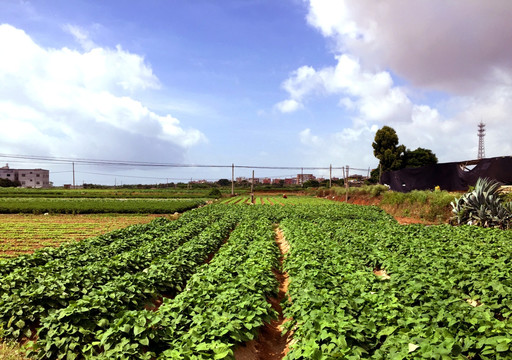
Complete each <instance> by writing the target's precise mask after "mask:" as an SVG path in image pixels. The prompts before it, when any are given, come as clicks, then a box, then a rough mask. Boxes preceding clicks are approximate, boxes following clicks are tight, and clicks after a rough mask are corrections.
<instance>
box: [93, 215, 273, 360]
mask: <svg viewBox="0 0 512 360" xmlns="http://www.w3.org/2000/svg"><path fill="white" fill-rule="evenodd" d="M248 212H249V213H250V214H247V212H246V213H245V214H244V219H242V221H241V222H240V224H239V226H238V227H237V228H236V229H235V230H234V231H233V232H232V234H231V236H230V237H229V240H228V242H227V243H226V244H225V245H224V246H223V247H222V248H221V249H220V251H219V252H218V254H217V255H216V256H215V257H214V258H213V260H212V261H211V262H210V263H209V264H207V265H204V266H202V267H201V269H200V270H199V271H198V272H197V273H196V274H195V275H194V276H193V277H192V278H191V280H190V281H189V282H188V283H187V289H186V291H184V292H182V293H180V294H179V295H178V296H176V298H174V299H164V303H163V305H162V306H161V307H160V308H159V309H158V311H155V312H152V311H147V310H142V311H128V312H126V313H124V314H123V315H122V316H121V317H120V318H119V319H117V320H116V321H115V322H114V324H113V325H112V326H111V327H110V328H108V329H106V330H105V331H104V332H102V333H101V334H100V335H99V338H100V342H99V345H100V346H102V347H103V349H104V352H103V353H102V354H101V358H105V359H128V358H133V359H141V358H147V359H152V358H161V359H223V358H232V357H233V349H234V348H235V346H236V345H237V344H240V343H243V342H245V341H248V340H252V339H254V338H255V337H256V335H257V333H258V328H259V327H260V326H262V325H263V323H264V322H269V321H270V320H271V319H272V318H274V317H275V311H274V310H273V309H272V308H271V306H270V304H269V303H268V302H267V300H266V298H267V296H270V295H273V294H275V293H276V292H277V281H276V279H275V277H274V275H273V273H272V269H273V268H276V267H278V262H277V259H278V256H279V251H278V249H277V246H276V244H275V242H274V231H273V230H272V222H271V221H269V220H268V219H265V218H264V217H261V214H258V212H257V211H251V210H248Z"/></svg>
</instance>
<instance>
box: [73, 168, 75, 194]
mask: <svg viewBox="0 0 512 360" xmlns="http://www.w3.org/2000/svg"><path fill="white" fill-rule="evenodd" d="M74 188H75V162H73V189H74Z"/></svg>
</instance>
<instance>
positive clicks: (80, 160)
mask: <svg viewBox="0 0 512 360" xmlns="http://www.w3.org/2000/svg"><path fill="white" fill-rule="evenodd" d="M0 157H1V158H8V159H23V160H33V161H43V162H55V163H73V162H74V163H78V164H87V165H102V166H129V167H162V168H165V167H167V168H231V167H232V165H214V164H207V165H205V164H176V163H160V162H145V161H118V160H101V159H86V158H66V157H56V156H39V155H20V154H0ZM235 168H241V169H265V170H301V171H302V170H329V169H330V168H329V167H316V166H314V167H311V166H260V165H235ZM332 169H333V170H342V169H344V167H343V166H342V167H334V166H333V167H332ZM351 170H356V171H367V169H358V168H351Z"/></svg>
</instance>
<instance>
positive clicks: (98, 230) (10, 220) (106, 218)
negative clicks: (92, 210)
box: [0, 214, 157, 258]
mask: <svg viewBox="0 0 512 360" xmlns="http://www.w3.org/2000/svg"><path fill="white" fill-rule="evenodd" d="M156 216H157V215H151V214H146V215H137V214H127V215H116V214H108V215H94V214H92V215H91V214H89V215H62V214H59V215H49V216H43V215H31V214H0V258H8V257H16V256H18V255H22V254H27V253H32V252H34V251H35V250H36V249H38V248H42V247H48V246H59V245H62V244H65V243H69V242H74V241H78V240H82V239H85V238H88V237H91V236H97V235H100V234H103V233H106V232H109V231H112V230H116V229H119V228H123V227H127V226H129V225H133V224H142V223H148V222H150V221H151V220H154V219H155V217H156Z"/></svg>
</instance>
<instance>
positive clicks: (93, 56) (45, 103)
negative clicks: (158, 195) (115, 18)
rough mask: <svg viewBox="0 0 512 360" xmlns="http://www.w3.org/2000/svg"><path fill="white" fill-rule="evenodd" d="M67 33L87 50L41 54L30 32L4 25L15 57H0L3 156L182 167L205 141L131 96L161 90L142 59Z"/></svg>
mask: <svg viewBox="0 0 512 360" xmlns="http://www.w3.org/2000/svg"><path fill="white" fill-rule="evenodd" d="M68 29H69V31H72V32H73V33H74V34H75V36H77V37H78V38H79V39H81V40H82V41H84V42H85V43H84V45H85V46H84V48H88V50H86V51H84V52H79V51H75V50H70V49H68V48H61V49H47V48H43V47H41V46H39V45H38V44H36V43H35V42H34V41H33V40H32V39H31V38H30V36H29V35H27V34H26V33H25V32H24V31H22V30H20V29H17V28H14V27H13V26H10V25H6V24H4V25H0V47H1V48H2V50H3V51H4V52H5V53H7V54H9V56H2V57H0V84H1V85H0V99H1V100H0V126H1V127H2V132H1V135H0V138H1V143H2V145H1V146H0V148H1V149H2V152H6V153H34V152H30V150H34V151H38V152H41V153H44V154H51V155H68V156H69V155H71V154H73V155H76V156H90V157H92V156H93V155H94V156H96V157H102V158H105V157H107V158H122V159H130V156H132V157H133V158H134V159H138V160H141V159H146V158H147V159H154V158H158V159H160V160H162V159H172V160H173V162H176V159H180V158H182V156H183V152H184V151H185V149H186V148H188V147H190V146H194V145H196V144H198V143H199V142H202V141H206V138H205V136H204V135H203V134H202V133H201V132H200V131H198V130H196V129H185V128H184V127H183V126H182V125H181V124H180V121H179V120H178V119H176V118H174V117H172V116H171V115H168V114H164V115H160V114H157V113H155V112H153V111H151V110H150V109H149V108H148V107H146V106H145V105H144V104H143V103H141V102H140V101H138V100H137V99H136V98H134V97H133V95H134V94H136V93H137V92H138V91H144V90H146V89H158V88H159V86H160V84H159V81H158V79H157V77H156V76H155V75H154V74H153V71H152V70H151V68H150V67H149V66H148V65H147V64H146V62H145V61H144V58H143V57H141V56H139V55H137V54H133V53H130V52H127V51H125V50H123V49H122V48H121V47H120V46H118V47H117V48H115V49H108V48H101V47H98V46H96V45H95V44H94V43H92V42H89V40H88V37H87V35H86V34H82V33H81V32H80V29H78V28H74V27H72V26H68ZM89 45H90V46H89ZM35 149H37V150H35Z"/></svg>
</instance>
